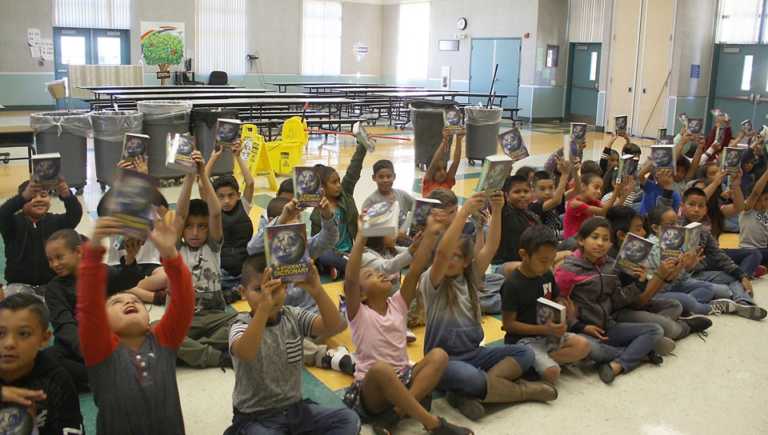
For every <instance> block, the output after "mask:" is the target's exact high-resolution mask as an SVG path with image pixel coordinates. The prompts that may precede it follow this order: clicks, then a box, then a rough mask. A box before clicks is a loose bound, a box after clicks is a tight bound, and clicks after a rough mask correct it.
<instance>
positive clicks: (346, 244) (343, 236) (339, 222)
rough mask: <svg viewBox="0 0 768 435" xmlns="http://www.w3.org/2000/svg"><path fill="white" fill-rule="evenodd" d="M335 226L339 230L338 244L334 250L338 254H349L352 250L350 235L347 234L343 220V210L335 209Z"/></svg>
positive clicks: (347, 228) (347, 229)
mask: <svg viewBox="0 0 768 435" xmlns="http://www.w3.org/2000/svg"><path fill="white" fill-rule="evenodd" d="M334 219H335V220H336V226H337V227H338V228H339V242H338V243H336V250H337V251H340V252H350V251H351V250H352V235H351V234H349V226H348V225H347V223H346V221H345V220H344V210H342V209H341V207H336V212H335V213H334Z"/></svg>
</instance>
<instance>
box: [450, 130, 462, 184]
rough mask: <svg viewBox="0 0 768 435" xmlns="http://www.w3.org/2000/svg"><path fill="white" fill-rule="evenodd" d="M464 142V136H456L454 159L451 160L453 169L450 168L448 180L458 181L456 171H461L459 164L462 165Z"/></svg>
mask: <svg viewBox="0 0 768 435" xmlns="http://www.w3.org/2000/svg"><path fill="white" fill-rule="evenodd" d="M463 142H464V135H463V134H458V135H456V144H455V145H454V146H453V158H452V159H451V167H450V168H448V178H449V179H453V180H455V179H456V171H458V170H459V163H461V147H462V144H463Z"/></svg>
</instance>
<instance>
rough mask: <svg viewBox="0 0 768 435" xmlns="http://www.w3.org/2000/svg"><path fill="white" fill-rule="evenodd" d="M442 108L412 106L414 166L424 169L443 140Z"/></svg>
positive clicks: (443, 118) (443, 121)
mask: <svg viewBox="0 0 768 435" xmlns="http://www.w3.org/2000/svg"><path fill="white" fill-rule="evenodd" d="M444 113H445V112H444V111H443V110H442V109H428V108H421V109H417V108H412V109H411V121H412V122H413V147H414V154H415V162H416V166H417V167H420V168H423V169H426V167H427V166H428V165H429V162H430V161H432V156H433V155H434V154H435V151H436V150H437V147H439V146H440V143H441V142H442V141H443V127H445V115H444Z"/></svg>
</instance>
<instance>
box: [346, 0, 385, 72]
mask: <svg viewBox="0 0 768 435" xmlns="http://www.w3.org/2000/svg"><path fill="white" fill-rule="evenodd" d="M342 17H343V18H342V28H341V73H342V74H356V73H360V74H371V75H379V74H381V39H382V38H381V33H382V32H381V27H382V7H381V6H379V5H371V4H366V3H344V5H343V9H342ZM356 43H363V44H366V45H368V54H367V55H366V56H365V58H363V59H362V60H361V61H360V62H358V61H357V58H356V57H355V53H354V52H353V50H352V47H353V45H354V44H356Z"/></svg>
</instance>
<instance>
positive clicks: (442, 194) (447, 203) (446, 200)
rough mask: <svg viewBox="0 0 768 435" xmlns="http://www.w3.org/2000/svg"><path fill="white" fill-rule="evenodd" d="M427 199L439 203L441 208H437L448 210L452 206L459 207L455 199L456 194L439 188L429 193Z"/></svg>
mask: <svg viewBox="0 0 768 435" xmlns="http://www.w3.org/2000/svg"><path fill="white" fill-rule="evenodd" d="M428 198H429V199H436V200H438V201H440V204H441V206H440V207H439V208H448V207H452V206H454V205H459V198H457V197H456V194H455V193H453V191H452V190H450V189H443V188H441V187H439V188H437V189H435V190H433V191H432V192H430V193H429V197H428Z"/></svg>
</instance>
